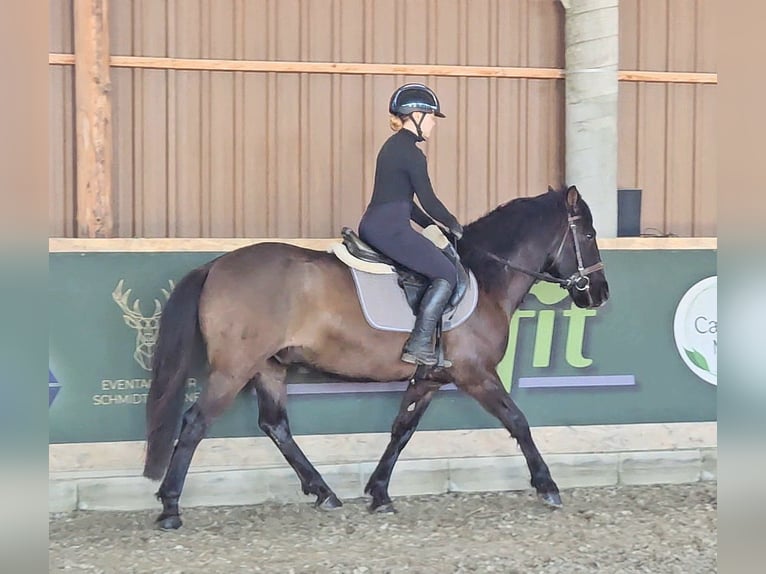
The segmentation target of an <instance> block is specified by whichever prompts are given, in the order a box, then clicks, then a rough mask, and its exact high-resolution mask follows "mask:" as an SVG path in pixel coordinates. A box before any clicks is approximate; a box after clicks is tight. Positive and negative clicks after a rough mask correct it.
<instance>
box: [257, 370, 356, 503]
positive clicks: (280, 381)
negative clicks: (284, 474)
mask: <svg viewBox="0 0 766 574" xmlns="http://www.w3.org/2000/svg"><path fill="white" fill-rule="evenodd" d="M286 374H287V370H286V368H285V367H283V366H281V365H279V364H278V363H276V362H275V361H269V363H268V365H267V366H266V367H265V368H264V369H261V370H260V372H259V373H258V374H257V375H256V376H255V378H254V383H255V390H256V395H257V397H258V426H260V427H261V430H263V432H265V433H266V434H267V435H268V436H269V438H271V440H272V441H273V442H274V444H275V445H276V446H277V448H278V449H279V451H280V452H281V453H282V456H284V457H285V460H287V462H288V463H289V464H290V466H291V467H292V468H293V470H294V471H295V473H296V474H297V475H298V478H299V479H300V481H301V488H302V489H303V494H314V495H316V497H317V500H316V504H315V505H316V506H317V507H319V508H322V509H326V510H327V509H333V508H338V507H340V506H342V505H343V503H342V502H341V501H340V500H339V499H338V497H337V496H336V495H335V493H334V492H333V491H332V490H331V489H330V487H329V486H327V483H325V481H324V479H323V478H322V476H321V475H320V474H319V472H318V471H317V470H316V469H315V468H314V466H313V465H312V464H311V462H309V460H308V458H306V455H305V454H304V453H303V451H302V450H301V449H300V447H299V446H298V445H297V443H296V442H295V440H294V439H293V436H292V433H291V432H290V423H289V422H288V420H287V409H286V403H287V386H286V385H285V382H284V381H285V376H286Z"/></svg>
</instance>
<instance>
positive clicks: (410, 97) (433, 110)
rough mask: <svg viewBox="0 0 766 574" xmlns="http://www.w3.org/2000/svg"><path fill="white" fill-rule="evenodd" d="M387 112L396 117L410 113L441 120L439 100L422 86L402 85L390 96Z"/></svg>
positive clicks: (431, 91) (442, 115)
mask: <svg viewBox="0 0 766 574" xmlns="http://www.w3.org/2000/svg"><path fill="white" fill-rule="evenodd" d="M388 111H389V112H390V113H391V114H393V115H396V116H406V115H409V114H411V113H412V112H425V113H427V114H434V115H435V116H437V117H440V118H443V117H445V116H444V114H443V113H442V112H441V108H440V106H439V99H438V98H437V97H436V94H435V93H434V92H433V90H432V89H431V88H429V87H428V86H424V85H423V84H414V83H413V84H404V85H403V86H400V87H399V88H397V90H396V91H395V92H394V93H393V95H392V96H391V101H390V102H389V104H388Z"/></svg>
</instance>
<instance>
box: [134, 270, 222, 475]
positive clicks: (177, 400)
mask: <svg viewBox="0 0 766 574" xmlns="http://www.w3.org/2000/svg"><path fill="white" fill-rule="evenodd" d="M209 271H210V264H207V265H205V266H202V267H198V268H197V269H194V270H193V271H191V272H190V273H188V274H187V275H186V276H185V277H184V278H183V279H181V281H179V283H178V285H176V286H175V288H174V289H173V291H172V293H171V294H170V298H169V299H168V301H167V303H166V305H165V309H164V310H163V311H162V315H161V317H160V329H159V334H158V337H157V345H156V347H155V350H154V356H153V358H152V382H151V385H150V387H149V395H148V396H147V398H146V442H147V448H146V459H145V462H144V476H145V477H146V478H149V479H152V480H159V479H161V478H162V477H163V475H164V474H165V469H166V468H167V466H168V463H169V462H170V456H171V454H172V453H173V443H174V441H175V437H176V433H177V431H178V424H179V422H180V419H181V415H182V412H183V406H184V395H185V391H186V375H187V373H188V371H189V368H190V366H191V362H192V359H193V357H194V352H195V351H196V350H198V349H199V348H200V344H199V343H200V342H201V334H200V330H199V298H200V294H201V293H202V287H203V286H204V284H205V281H206V279H207V276H208V272H209Z"/></svg>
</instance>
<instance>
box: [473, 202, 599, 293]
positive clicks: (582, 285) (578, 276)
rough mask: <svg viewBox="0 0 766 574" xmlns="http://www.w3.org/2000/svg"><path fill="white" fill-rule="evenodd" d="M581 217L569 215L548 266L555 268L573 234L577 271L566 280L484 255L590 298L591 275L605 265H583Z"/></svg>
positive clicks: (487, 253) (487, 254)
mask: <svg viewBox="0 0 766 574" xmlns="http://www.w3.org/2000/svg"><path fill="white" fill-rule="evenodd" d="M581 218H582V216H581V215H569V216H568V217H567V229H566V231H565V232H564V236H563V237H562V238H561V243H560V244H559V248H558V249H557V250H556V255H555V257H554V258H553V261H551V263H550V264H549V265H548V267H551V266H553V265H554V264H555V263H556V262H557V261H558V259H559V257H561V253H562V251H563V249H564V244H565V243H566V241H567V237H568V236H569V234H570V232H571V234H572V242H573V243H574V249H575V256H576V257H577V271H575V272H574V273H572V274H571V275H570V276H569V277H567V278H566V279H561V278H560V277H556V276H554V275H551V274H550V273H548V272H547V271H545V272H542V273H538V272H537V271H530V270H529V269H523V268H522V267H517V266H515V265H513V264H512V263H511V262H510V261H509V260H508V259H505V258H503V257H498V256H497V255H495V254H494V253H490V252H489V251H483V250H482V251H483V252H484V254H485V255H486V256H488V257H490V258H491V259H494V260H495V261H498V262H499V263H502V264H503V265H505V266H506V267H508V268H509V269H513V270H514V271H520V272H521V273H525V274H527V275H530V276H532V277H535V278H536V279H540V280H542V281H547V282H549V283H557V284H558V285H560V286H561V288H562V289H571V288H572V287H574V288H575V289H577V290H578V291H587V292H588V297H590V277H588V275H590V274H591V273H595V272H596V271H600V270H601V269H603V268H604V264H603V263H602V262H601V261H598V262H596V263H594V264H593V265H590V266H588V267H585V266H584V265H583V261H582V250H581V249H580V241H579V240H578V238H577V223H576V222H577V220H578V219H581Z"/></svg>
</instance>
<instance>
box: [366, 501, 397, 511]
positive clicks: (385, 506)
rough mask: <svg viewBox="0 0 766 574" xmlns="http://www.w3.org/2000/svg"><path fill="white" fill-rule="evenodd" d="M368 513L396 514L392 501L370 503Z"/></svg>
mask: <svg viewBox="0 0 766 574" xmlns="http://www.w3.org/2000/svg"><path fill="white" fill-rule="evenodd" d="M369 508H370V513H372V514H396V508H394V503H393V502H386V503H384V504H378V505H377V506H376V505H375V504H370V506H369Z"/></svg>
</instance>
